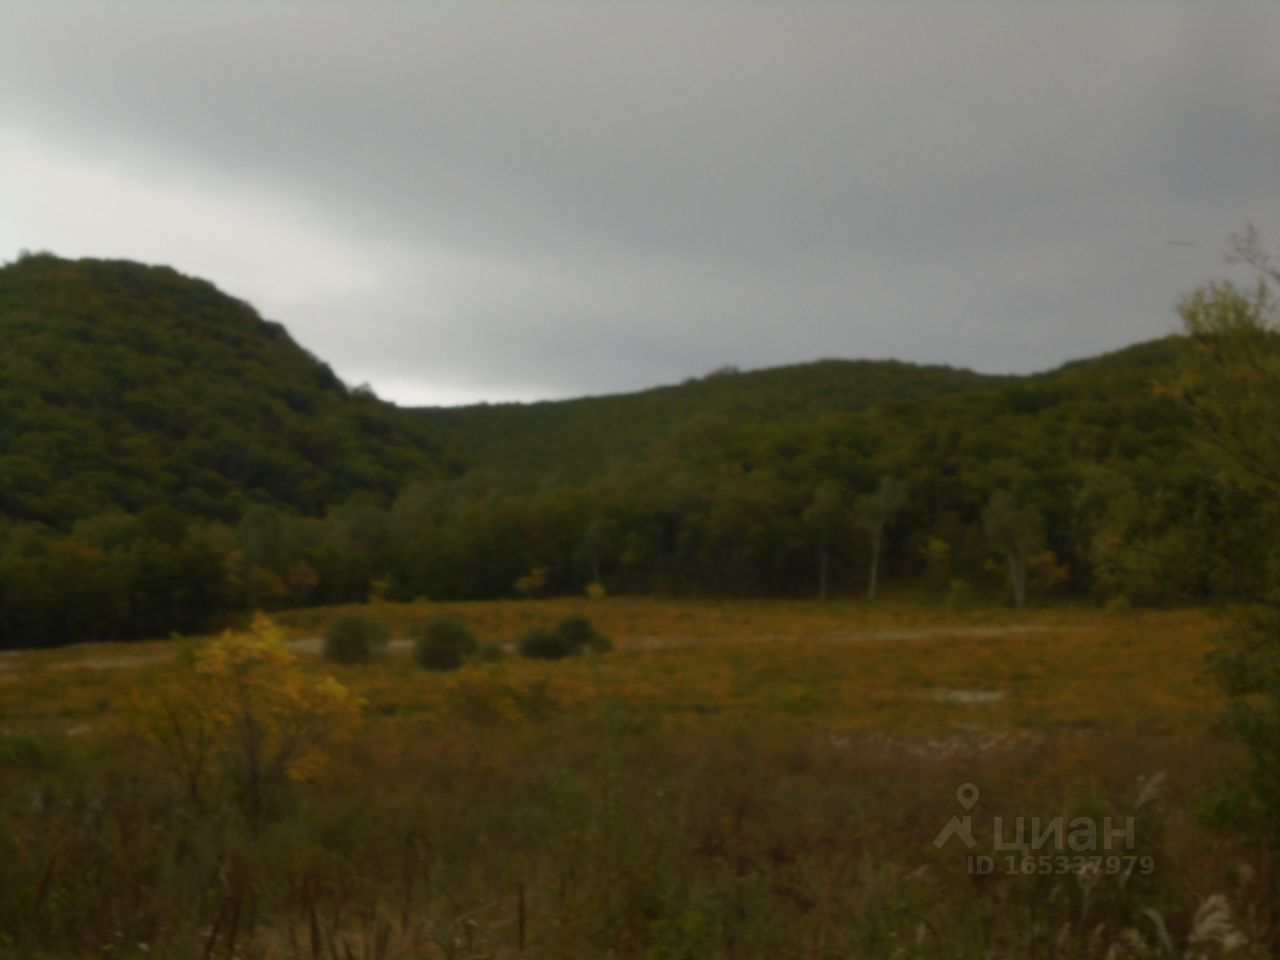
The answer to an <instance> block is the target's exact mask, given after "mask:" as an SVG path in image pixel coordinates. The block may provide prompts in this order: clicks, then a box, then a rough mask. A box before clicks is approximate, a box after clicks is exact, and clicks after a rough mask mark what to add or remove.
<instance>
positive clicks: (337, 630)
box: [324, 612, 391, 663]
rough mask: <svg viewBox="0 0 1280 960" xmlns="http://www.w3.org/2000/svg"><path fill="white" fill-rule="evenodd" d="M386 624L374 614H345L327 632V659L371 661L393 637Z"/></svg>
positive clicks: (325, 646) (333, 660)
mask: <svg viewBox="0 0 1280 960" xmlns="http://www.w3.org/2000/svg"><path fill="white" fill-rule="evenodd" d="M390 636H391V634H390V632H389V631H388V630H387V625H386V624H385V623H383V622H382V620H380V619H379V618H378V617H375V616H374V615H373V614H371V613H359V612H353V613H344V614H342V615H341V616H339V617H338V618H337V619H335V620H334V621H333V622H332V623H331V624H329V629H328V630H326V631H325V635H324V658H325V659H326V660H328V661H330V662H331V663H368V662H369V661H370V660H372V659H373V655H374V654H375V653H376V652H377V651H378V650H380V649H381V648H382V647H384V646H385V645H386V643H387V640H388V639H390Z"/></svg>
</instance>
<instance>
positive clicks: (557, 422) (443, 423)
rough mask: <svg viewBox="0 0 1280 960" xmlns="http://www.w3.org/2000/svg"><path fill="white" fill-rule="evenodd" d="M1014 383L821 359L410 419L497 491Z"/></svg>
mask: <svg viewBox="0 0 1280 960" xmlns="http://www.w3.org/2000/svg"><path fill="white" fill-rule="evenodd" d="M1014 379H1016V378H1012V377H995V376H983V375H982V374H978V373H974V372H972V371H970V370H957V369H954V368H952V367H942V366H918V365H916V364H910V363H900V362H898V361H893V360H889V361H871V360H820V361H817V362H814V363H805V364H796V365H793V366H786V367H774V368H771V369H766V370H754V371H750V372H740V371H738V370H737V369H735V368H732V367H728V368H724V369H722V370H717V371H715V372H713V373H711V374H708V375H707V376H705V377H702V378H700V379H694V380H689V381H687V382H685V383H683V384H679V385H676V386H665V387H655V388H653V389H650V390H645V391H641V392H637V393H627V394H615V395H609V396H599V397H584V398H580V399H575V400H559V401H546V402H541V403H529V404H518V403H506V404H494V405H490V404H477V405H473V406H466V407H451V408H432V407H429V408H421V409H418V410H416V411H415V413H416V414H417V415H418V416H419V417H420V418H422V420H423V421H424V422H425V423H427V424H429V425H430V427H431V430H432V433H433V435H435V436H439V437H441V438H444V439H445V440H447V442H448V444H449V446H450V448H451V449H455V450H457V451H459V453H460V455H461V456H462V457H463V459H465V460H466V461H467V462H468V463H470V464H472V465H473V466H474V468H475V470H476V471H477V473H479V474H482V475H484V476H485V477H486V478H487V479H488V480H489V482H490V483H491V484H492V485H494V486H497V487H499V488H502V489H509V490H519V489H522V488H523V489H534V488H536V487H538V486H543V485H545V484H547V483H566V482H580V481H582V480H583V479H585V478H587V477H591V476H594V475H597V474H599V473H602V472H604V471H605V470H607V469H608V468H610V467H617V466H624V465H625V464H626V463H627V462H629V461H632V460H634V459H636V458H638V457H643V456H647V455H649V454H652V453H654V452H655V448H658V449H657V452H658V453H660V454H661V453H665V452H667V451H669V450H670V448H671V447H672V446H673V445H674V446H676V447H687V448H693V447H698V446H701V445H704V444H705V443H706V442H707V441H709V440H710V441H712V442H715V440H716V439H719V438H724V437H726V436H728V435H731V434H734V433H736V432H738V430H739V429H740V428H742V427H743V426H745V425H751V426H761V425H786V424H802V423H812V422H813V421H815V420H818V419H821V418H824V417H828V416H831V415H839V414H849V413H854V412H857V411H860V410H866V409H868V408H871V407H874V406H876V405H879V404H886V403H887V404H892V403H910V402H919V401H923V400H927V399H930V398H932V397H938V396H943V395H946V394H952V393H956V392H959V391H964V390H972V389H975V388H979V387H986V386H993V385H997V384H1000V383H1004V382H1012V381H1013V380H1014Z"/></svg>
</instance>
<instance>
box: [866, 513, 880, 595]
mask: <svg viewBox="0 0 1280 960" xmlns="http://www.w3.org/2000/svg"><path fill="white" fill-rule="evenodd" d="M882 530H883V527H881V528H878V529H877V530H876V531H875V533H873V534H872V535H871V579H870V581H869V582H868V583H867V599H868V600H874V599H875V598H876V583H877V581H878V580H879V577H880V533H881V531H882Z"/></svg>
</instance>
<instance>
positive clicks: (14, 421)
mask: <svg viewBox="0 0 1280 960" xmlns="http://www.w3.org/2000/svg"><path fill="white" fill-rule="evenodd" d="M0 335H3V338H4V341H3V342H4V348H3V352H0V409H2V410H3V414H4V415H3V417H0V647H2V646H25V645H39V644H48V643H60V642H69V641H73V640H77V639H93V638H111V637H129V636H148V635H155V634H157V633H160V634H163V633H167V632H169V631H170V630H175V629H176V630H190V629H197V628H204V627H208V626H211V625H215V624H217V623H218V622H220V621H222V620H225V619H226V618H228V617H230V616H234V615H236V614H239V613H243V612H245V611H248V610H251V609H255V608H278V607H283V606H297V605H307V604H322V603H339V602H350V601H363V600H365V599H367V598H369V597H371V596H385V597H388V598H391V599H413V598H419V597H424V596H425V597H432V598H437V599H466V598H486V597H504V596H520V595H528V596H534V595H545V594H575V593H581V592H582V591H583V590H584V589H587V588H588V587H590V588H591V590H592V591H593V592H595V593H599V592H600V591H602V590H603V591H605V592H608V593H631V594H683V595H719V596H806V595H807V596H816V595H822V596H846V597H848V596H857V595H867V594H873V593H875V592H876V591H877V590H878V589H880V588H881V587H883V588H885V589H901V588H903V587H907V588H910V589H912V590H914V591H915V592H916V593H917V594H919V595H921V596H931V597H934V598H936V599H937V600H938V601H939V602H941V601H943V600H948V602H956V603H962V602H966V598H972V597H973V596H983V595H985V596H986V597H987V598H988V599H989V600H1000V599H1012V600H1014V601H1015V602H1019V603H1021V602H1024V601H1025V602H1037V601H1038V600H1039V599H1040V598H1042V597H1044V596H1045V595H1046V594H1048V593H1049V592H1051V591H1059V592H1061V591H1066V592H1070V593H1073V594H1074V595H1076V596H1080V597H1084V596H1089V595H1091V594H1094V595H1101V596H1118V595H1125V596H1128V597H1130V598H1131V599H1132V600H1134V601H1141V600H1145V599H1159V598H1161V597H1163V596H1168V595H1169V594H1170V588H1171V587H1172V588H1174V591H1175V592H1176V593H1177V594H1179V595H1183V596H1188V597H1214V596H1228V595H1231V594H1232V593H1233V591H1234V592H1238V586H1239V584H1240V583H1242V582H1247V581H1249V579H1250V578H1251V577H1253V578H1256V577H1257V576H1258V571H1259V570H1262V569H1265V568H1264V566H1263V565H1260V564H1259V563H1258V562H1257V557H1256V556H1255V554H1256V551H1251V550H1248V549H1245V548H1244V545H1245V544H1247V543H1249V542H1252V541H1251V540H1250V537H1249V529H1250V523H1251V522H1252V521H1251V518H1253V517H1255V516H1256V514H1257V510H1258V507H1257V504H1256V502H1254V501H1253V500H1250V499H1249V498H1247V497H1245V496H1243V495H1242V494H1240V493H1239V492H1233V491H1232V490H1230V489H1227V488H1224V487H1223V486H1222V485H1221V484H1219V483H1217V482H1216V481H1215V479H1214V477H1213V476H1212V475H1211V473H1210V472H1207V471H1206V470H1205V469H1204V463H1203V461H1202V460H1201V459H1199V458H1198V457H1196V456H1194V455H1193V454H1192V430H1191V419H1190V417H1189V415H1188V412H1187V410H1186V407H1185V405H1184V404H1180V403H1179V402H1178V400H1177V399H1176V391H1171V389H1170V387H1171V385H1172V384H1174V383H1175V382H1176V381H1177V380H1178V378H1179V376H1180V371H1181V370H1182V369H1183V368H1184V367H1185V366H1186V361H1187V358H1188V356H1189V355H1190V353H1191V350H1190V347H1191V344H1190V342H1189V341H1188V340H1187V339H1186V338H1184V337H1169V338H1166V339H1164V340H1160V341H1155V342H1152V343H1146V344H1140V345H1137V346H1134V347H1131V348H1128V349H1126V350H1121V351H1118V352H1116V353H1113V354H1108V355H1106V356H1101V357H1095V358H1092V359H1088V360H1083V361H1079V362H1076V363H1071V364H1067V365H1066V366H1064V367H1062V368H1060V369H1058V370H1053V371H1049V372H1046V373H1042V374H1037V375H1035V376H1029V377H1012V376H1006V377H991V376H981V375H978V374H975V373H972V372H969V371H964V370H953V369H949V368H943V367H919V366H914V365H911V364H904V363H894V362H870V361H856V362H854V361H830V360H829V361H821V362H817V363H812V364H805V365H798V366H791V367H783V368H778V369H773V370H763V371H754V372H737V371H729V370H726V371H721V372H717V373H716V374H713V375H711V376H708V377H705V378H702V379H699V380H693V381H689V382H687V383H685V384H681V385H678V386H670V387H662V388H656V389H653V390H648V391H644V392H641V393H636V394H629V395H617V396H606V397H594V398H584V399H580V400H571V401H563V402H554V403H539V404H530V405H500V406H476V407H468V408H461V409H451V410H401V409H399V408H396V407H394V406H392V405H390V404H385V403H381V402H380V401H378V400H377V399H376V398H374V397H373V396H372V395H369V394H367V393H365V392H363V391H359V390H356V391H350V390H348V389H347V388H345V387H344V386H343V385H342V384H341V383H339V382H338V380H337V379H336V378H335V377H334V375H333V374H332V372H330V370H329V369H328V368H327V367H326V366H325V365H324V364H323V363H321V362H320V361H319V360H317V359H315V358H314V357H311V356H310V355H309V354H307V353H306V352H305V351H304V350H302V349H301V348H299V347H298V346H297V345H296V344H294V343H293V342H292V341H291V340H290V339H289V337H288V335H287V334H286V333H285V331H284V330H283V328H281V327H280V326H279V325H277V324H272V323H268V322H266V321H263V320H262V319H260V318H259V317H258V315H257V314H256V313H255V312H254V310H253V309H252V308H251V307H249V306H248V305H246V304H244V303H242V302H240V301H237V300H234V299H232V298H230V297H227V296H225V295H224V294H222V293H220V292H218V291H217V289H216V288H214V287H213V286H212V285H210V284H208V283H206V282H204V281H200V280H193V279H191V278H187V277H184V276H181V275H180V274H177V273H175V272H174V271H172V270H168V269H165V268H159V267H144V266H140V265H138V264H133V263H118V262H105V261H93V260H87V261H78V262H70V261H65V260H60V259H57V258H56V257H52V256H47V255H38V256H28V257H24V258H23V259H21V260H19V261H18V262H17V263H14V264H10V265H8V266H6V267H4V268H3V269H0ZM1254 539H1255V540H1256V538H1254ZM1192 545H1193V546H1194V549H1191V548H1190V547H1191V546H1192Z"/></svg>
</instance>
